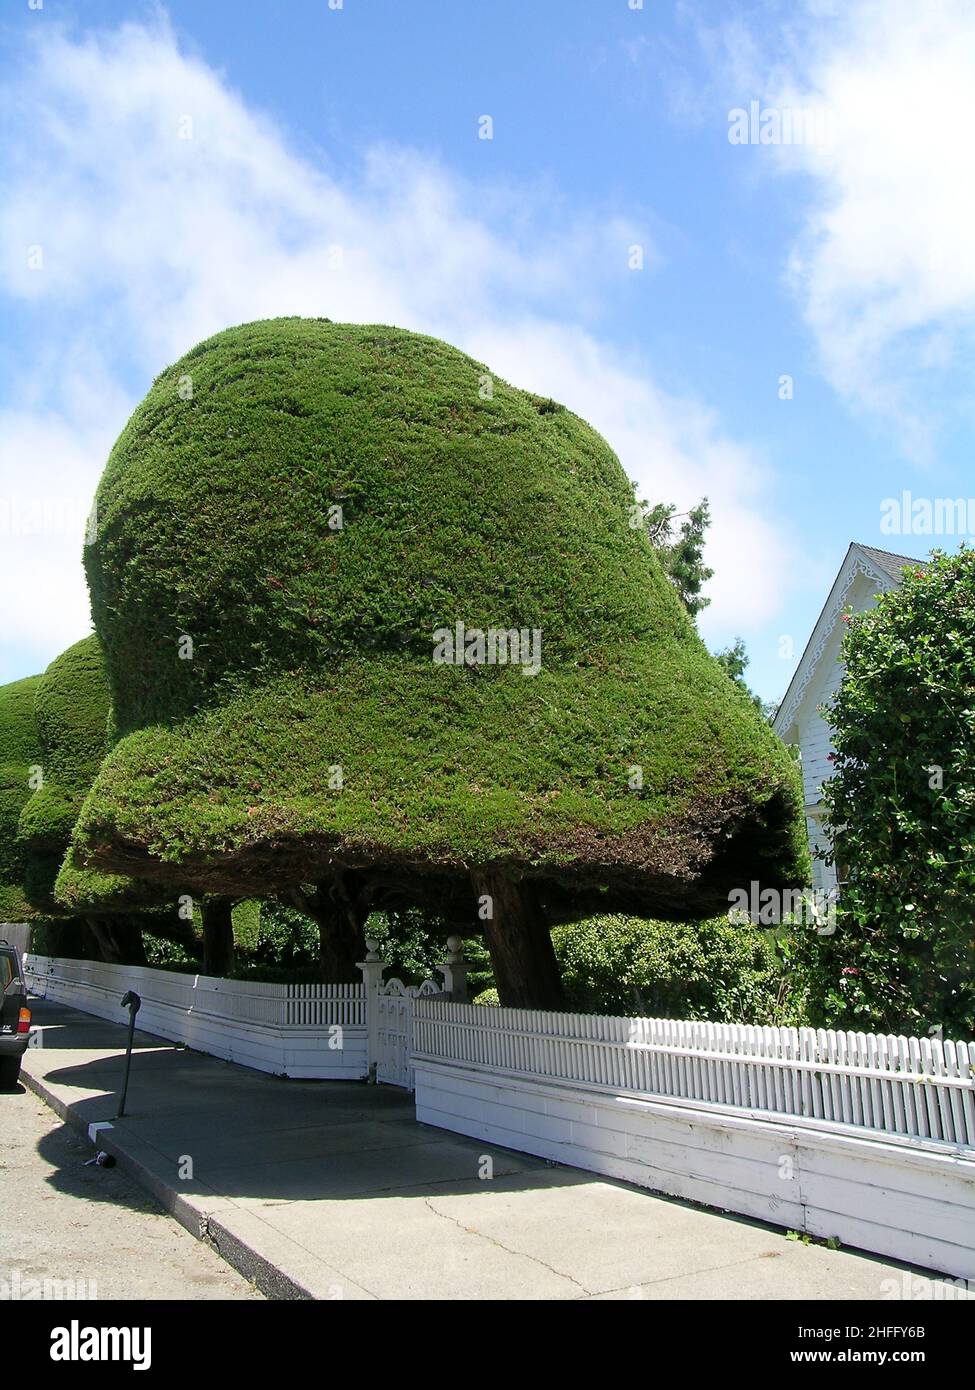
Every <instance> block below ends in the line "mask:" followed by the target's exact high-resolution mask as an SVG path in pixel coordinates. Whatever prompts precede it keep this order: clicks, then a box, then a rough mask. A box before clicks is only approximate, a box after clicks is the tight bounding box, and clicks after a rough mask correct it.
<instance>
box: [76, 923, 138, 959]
mask: <svg viewBox="0 0 975 1390" xmlns="http://www.w3.org/2000/svg"><path fill="white" fill-rule="evenodd" d="M85 922H86V925H87V927H88V928H89V931H90V932H91V936H92V938H93V939H94V942H95V946H96V949H97V951H98V956H97V959H98V960H103V961H107V962H108V963H110V964H112V965H145V963H146V949H145V946H144V945H143V942H142V931H141V929H140V928H139V926H138V925H137V924H136V923H135V922H130V921H126V920H125V918H123V917H88V918H86V919H85Z"/></svg>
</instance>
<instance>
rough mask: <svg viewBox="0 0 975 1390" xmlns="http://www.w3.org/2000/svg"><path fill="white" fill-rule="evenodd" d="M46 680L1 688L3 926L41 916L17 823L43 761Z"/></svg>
mask: <svg viewBox="0 0 975 1390" xmlns="http://www.w3.org/2000/svg"><path fill="white" fill-rule="evenodd" d="M40 679H41V678H40V676H28V677H26V679H24V680H19V681H14V682H13V683H12V684H11V685H4V686H0V922H29V921H32V920H33V919H34V918H35V917H36V916H37V913H36V912H35V911H34V909H33V907H32V906H31V904H30V903H29V902H28V900H27V897H26V896H25V893H24V872H25V867H26V865H25V855H24V849H23V846H22V845H21V844H20V843H19V841H18V839H17V822H18V820H19V819H20V812H21V809H22V807H23V805H24V803H25V801H26V800H27V798H28V797H29V796H30V795H31V782H32V780H34V779H35V778H36V768H37V767H38V766H39V765H40V761H41V758H40V739H39V736H38V732H37V721H36V718H35V715H34V697H35V696H36V694H37V687H38V684H39V683H40Z"/></svg>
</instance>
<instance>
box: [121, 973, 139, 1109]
mask: <svg viewBox="0 0 975 1390" xmlns="http://www.w3.org/2000/svg"><path fill="white" fill-rule="evenodd" d="M141 1003H142V1000H141V999H140V998H139V996H138V995H137V994H136V992H135V990H134V989H130V990H129V992H128V993H127V994H125V995H123V997H122V1008H123V1009H128V1011H129V1036H128V1039H127V1041H126V1044H125V1079H124V1080H123V1082H122V1097H121V1099H120V1101H119V1103H118V1114H117V1115H116V1116H115V1118H116V1119H117V1120H121V1119H122V1117H123V1115H124V1114H125V1096H126V1092H127V1091H128V1089H129V1067H130V1066H131V1065H132V1039H133V1036H134V1035H135V1016H136V1014H137V1013H138V1012H139V1006H140V1005H141Z"/></svg>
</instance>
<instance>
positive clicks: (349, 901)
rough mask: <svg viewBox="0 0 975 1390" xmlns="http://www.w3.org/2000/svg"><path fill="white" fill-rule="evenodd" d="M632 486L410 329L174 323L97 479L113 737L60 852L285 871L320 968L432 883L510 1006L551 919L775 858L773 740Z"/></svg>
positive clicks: (548, 953) (684, 891)
mask: <svg viewBox="0 0 975 1390" xmlns="http://www.w3.org/2000/svg"><path fill="white" fill-rule="evenodd" d="M638 511H639V509H638V508H636V507H635V503H634V494H633V490H632V486H631V485H630V484H629V483H628V481H627V479H626V477H625V475H624V473H623V471H622V469H621V467H620V465H619V463H618V461H617V459H616V458H615V456H614V455H613V453H612V452H611V450H610V449H609V447H608V446H607V444H606V443H605V441H604V440H603V439H602V438H601V437H600V436H599V435H598V434H596V432H595V431H594V430H592V429H591V428H590V427H589V426H588V425H587V424H586V423H585V422H584V421H582V420H580V419H579V418H578V417H577V416H575V415H573V414H572V413H571V412H570V411H568V410H566V409H564V408H563V407H561V406H559V405H557V404H555V403H554V402H552V401H546V400H541V399H539V398H537V397H535V396H532V395H531V394H529V393H528V392H525V391H520V390H517V389H515V388H514V387H511V386H508V385H507V384H505V383H504V382H502V381H500V380H498V379H497V378H492V377H491V375H490V374H489V373H488V371H487V369H486V368H484V367H483V366H482V365H481V364H479V363H477V362H475V361H473V360H472V359H471V358H469V357H467V356H465V355H464V354H463V353H461V352H458V351H457V350H456V349H454V348H451V347H449V346H447V345H446V344H444V343H442V342H439V341H437V340H435V339H432V338H427V337H422V336H419V335H417V334H413V333H408V332H404V331H402V330H398V329H394V328H385V327H361V326H357V325H347V324H346V325H339V324H332V323H330V322H328V321H327V320H305V319H279V320H272V321H269V322H264V323H255V324H248V325H245V326H243V327H240V328H235V329H230V330H228V331H226V332H224V333H221V334H218V335H217V336H216V337H214V338H211V339H210V340H208V341H207V342H205V343H202V344H200V345H199V346H198V347H196V348H194V349H193V350H192V351H191V352H190V353H188V354H187V355H186V356H185V357H184V358H183V359H182V360H181V361H180V362H178V363H176V364H175V365H174V366H173V367H171V368H169V369H168V370H167V371H165V372H163V373H162V375H161V376H160V377H159V378H158V379H157V380H156V382H155V384H154V385H153V387H152V390H151V391H150V392H149V395H148V396H147V397H146V399H145V400H144V401H143V403H142V404H141V405H140V406H139V407H138V409H137V410H136V412H135V414H134V415H133V416H132V418H131V420H130V421H129V423H128V425H127V426H126V428H125V430H124V431H123V433H122V435H121V436H120V438H119V440H118V442H117V444H116V446H115V448H114V449H113V451H112V454H111V457H110V459H109V461H108V465H107V467H106V470H105V474H104V476H103V478H102V482H101V485H100V487H99V491H98V497H97V518H98V520H97V534H96V537H95V540H94V543H93V544H91V545H90V546H88V547H87V550H86V565H87V569H88V577H89V585H90V589H91V595H92V607H93V613H94V618H95V625H96V629H97V631H98V633H99V636H100V637H101V640H102V643H103V646H104V648H105V652H106V661H107V667H108V673H109V681H110V685H111V690H112V698H113V710H114V719H115V723H116V732H117V736H118V741H117V743H115V746H114V747H113V748H112V751H111V752H110V754H109V755H108V757H107V758H106V760H105V763H104V765H103V767H102V769H101V772H100V774H99V775H98V777H97V779H96V782H95V785H94V788H93V790H92V792H91V795H90V796H89V798H88V800H87V801H86V803H85V806H84V809H83V811H82V814H81V817H80V820H79V823H78V826H77V828H76V831H75V846H76V848H77V850H78V852H79V853H80V854H81V855H83V856H87V857H88V860H89V862H90V863H91V864H92V865H94V866H96V867H99V868H101V869H108V870H111V871H113V872H121V873H130V874H135V875H138V876H145V877H151V878H153V879H155V880H158V881H160V882H164V883H165V882H168V883H171V884H172V883H177V882H179V883H185V884H187V885H190V886H191V887H192V888H194V890H195V891H197V892H201V891H202V892H212V893H216V894H222V893H230V894H235V895H238V896H239V895H240V892H241V890H243V892H244V893H245V894H247V895H253V896H258V897H259V896H270V895H277V896H281V897H284V898H286V899H289V900H290V901H292V902H294V903H295V905H297V906H300V907H302V909H303V910H304V911H306V912H308V913H309V915H312V916H314V917H316V919H317V920H318V921H319V923H320V926H321V928H322V931H323V937H324V938H325V939H326V940H327V941H328V942H329V943H330V944H331V948H332V957H333V958H332V969H333V971H334V973H335V976H336V978H343V977H345V976H347V975H348V974H349V973H350V971H352V970H353V969H354V961H355V959H356V956H357V955H358V953H359V952H360V951H361V949H362V946H361V928H362V923H363V922H364V920H365V917H366V915H367V914H368V912H369V911H370V910H372V909H374V908H381V907H392V908H395V907H398V906H409V905H414V904H416V905H427V906H433V907H435V908H436V910H437V911H438V912H439V913H441V914H442V915H444V916H446V917H448V918H449V919H450V920H452V921H455V922H456V923H458V924H459V925H461V926H462V928H463V929H466V930H468V931H469V930H472V929H476V930H483V931H484V933H485V936H486V939H487V942H488V945H489V947H490V950H491V954H492V960H493V963H494V968H495V973H496V977H497V980H498V985H499V989H500V992H501V997H502V998H503V999H505V1000H506V1001H508V1002H524V1003H534V1004H549V1003H554V1002H557V1000H558V998H559V981H558V973H557V968H556V964H555V957H554V954H553V951H552V946H551V940H550V935H549V930H548V928H549V925H550V924H551V923H552V922H553V921H556V920H566V919H570V918H573V917H579V916H584V915H589V914H591V913H593V912H606V911H610V910H614V909H618V910H625V911H638V912H643V913H644V914H651V913H652V914H654V915H658V916H680V915H689V914H695V915H702V914H705V913H710V912H714V911H718V910H721V908H722V907H726V906H727V895H728V892H729V890H730V889H731V888H732V887H735V886H739V885H740V884H741V883H742V882H746V883H747V882H748V880H749V879H752V878H758V879H760V880H761V881H762V883H763V886H764V885H768V886H773V887H774V886H785V885H791V884H793V883H796V882H801V881H804V879H805V873H806V863H805V849H804V834H803V828H802V820H801V814H800V811H801V801H800V796H799V792H798V787H797V781H796V774H795V769H794V767H793V765H792V763H791V760H790V759H789V757H788V755H787V754H786V752H785V750H784V749H783V748H782V747H781V745H780V744H779V743H778V741H777V740H776V738H775V737H774V735H773V734H772V733H771V732H770V731H769V730H768V729H767V728H765V727H764V726H763V725H762V722H761V720H760V719H759V718H758V716H757V714H756V712H755V711H754V709H752V708H751V707H750V705H749V703H748V701H747V700H746V699H745V698H744V697H743V696H742V695H741V693H740V692H739V691H737V690H736V689H735V688H734V687H733V685H732V683H731V682H730V681H729V680H728V678H727V676H726V675H725V673H724V672H723V671H722V670H721V669H720V668H719V666H718V665H717V664H716V662H715V661H714V660H713V658H712V657H711V656H710V655H709V654H708V652H707V651H706V649H705V648H704V646H703V644H702V643H701V641H700V639H699V638H698V636H697V634H696V632H695V630H694V628H693V625H692V623H691V621H690V619H689V617H688V615H687V613H686V612H685V611H684V609H683V607H682V605H681V603H680V600H679V598H678V596H677V594H676V593H675V591H674V589H673V587H672V586H671V584H670V583H669V581H668V579H667V578H666V576H665V575H664V573H663V571H662V570H661V567H660V564H659V562H658V560H657V559H656V557H655V556H654V553H653V548H652V546H651V544H650V541H649V539H648V537H647V535H646V533H645V530H644V528H643V525H642V521H641V520H640V519H639V517H638ZM459 624H463V628H462V629H461V628H460V627H459V626H458V625H459ZM513 632H517V634H518V636H519V638H520V637H521V634H522V633H523V632H524V634H525V637H526V646H527V650H524V649H523V650H521V651H517V652H514V643H513V641H512V638H511V635H510V634H512V633H513ZM461 633H463V636H462V637H461V635H460V634H461ZM499 634H505V636H504V639H503V641H502V640H501V639H500V638H499ZM492 639H493V641H492ZM538 642H540V643H541V651H540V653H539V652H538V650H537V646H533V643H536V644H537V643H538ZM513 653H514V655H516V656H517V657H519V658H520V660H519V661H515V662H512V660H511V657H512V655H513ZM538 655H540V664H539V665H538V666H537V669H534V667H535V663H534V661H533V657H536V656H538ZM438 658H439V659H438ZM529 671H532V672H533V673H532V674H528V673H527V672H529Z"/></svg>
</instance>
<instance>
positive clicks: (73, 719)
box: [15, 634, 193, 964]
mask: <svg viewBox="0 0 975 1390" xmlns="http://www.w3.org/2000/svg"><path fill="white" fill-rule="evenodd" d="M109 710H110V697H109V690H108V682H107V680H106V678H105V665H104V661H103V658H102V652H101V646H100V644H99V641H98V638H97V636H95V634H92V635H91V636H90V637H86V638H84V639H83V640H82V641H80V642H76V643H75V644H74V645H73V646H71V647H69V648H68V650H67V651H65V652H63V653H62V654H61V655H60V656H59V657H56V658H55V660H54V661H52V662H51V664H50V666H48V668H47V670H46V671H45V672H44V674H43V675H42V676H39V677H37V678H35V684H34V708H33V713H34V725H35V730H36V733H35V748H34V757H33V762H34V763H35V764H36V773H35V777H34V787H33V790H31V791H30V792H29V793H28V796H27V798H26V800H25V801H24V802H23V805H22V808H21V811H20V816H19V821H18V823H17V825H16V826H15V830H16V836H17V845H18V853H19V855H20V861H21V871H22V875H23V892H24V896H25V898H26V900H27V902H28V903H29V905H30V909H31V915H32V916H33V917H35V918H37V919H38V920H41V919H43V920H45V921H48V922H50V923H51V924H54V923H55V922H58V923H60V925H61V926H62V928H63V930H62V931H61V932H60V933H59V939H60V941H61V943H62V948H63V949H71V950H78V949H79V948H84V949H90V950H93V951H94V953H95V954H97V955H98V956H99V957H100V958H101V959H102V960H108V961H121V962H125V963H130V964H137V963H142V962H143V961H144V960H145V952H144V949H143V945H142V931H143V929H146V928H148V929H151V930H152V931H154V932H155V933H156V934H157V935H159V936H165V937H168V938H169V939H172V940H178V941H180V942H181V944H183V945H189V944H191V943H192V941H193V932H192V926H191V924H188V923H181V922H180V920H179V917H178V913H177V906H176V901H175V895H174V894H172V893H170V894H168V895H167V893H166V890H164V889H162V888H161V887H160V885H158V884H154V883H148V882H144V881H140V880H137V879H131V878H126V877H122V876H119V875H108V874H103V873H99V872H98V871H96V870H91V869H79V868H77V867H76V866H75V865H74V862H73V858H72V857H70V856H69V858H68V862H67V863H66V864H65V863H64V861H65V856H66V851H67V850H68V846H69V842H70V838H71V831H72V828H73V826H74V823H75V821H76V819H77V816H78V812H79V810H80V809H81V805H82V802H83V801H84V798H85V796H86V795H87V793H88V791H89V789H90V787H91V783H92V779H93V778H94V776H95V773H96V772H97V771H98V768H99V766H100V765H101V762H102V759H103V758H104V756H105V753H106V751H107V747H108V744H107V724H108V719H109ZM62 889H63V892H62ZM167 896H168V897H169V899H170V900H169V901H166V898H167ZM86 938H87V940H86Z"/></svg>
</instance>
